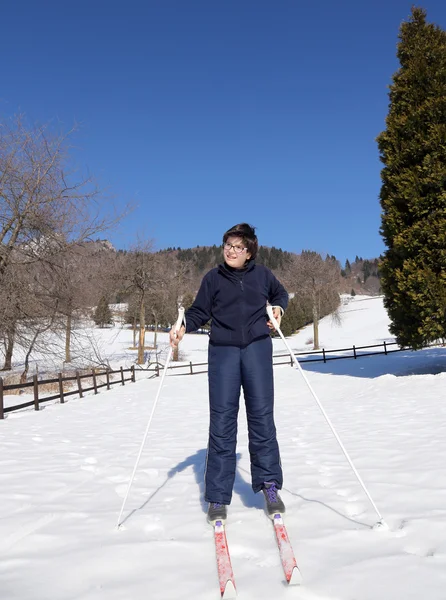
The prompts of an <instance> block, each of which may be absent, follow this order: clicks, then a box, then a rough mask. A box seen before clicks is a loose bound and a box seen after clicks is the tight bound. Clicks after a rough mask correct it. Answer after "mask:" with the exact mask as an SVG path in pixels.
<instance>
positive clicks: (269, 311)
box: [266, 304, 279, 330]
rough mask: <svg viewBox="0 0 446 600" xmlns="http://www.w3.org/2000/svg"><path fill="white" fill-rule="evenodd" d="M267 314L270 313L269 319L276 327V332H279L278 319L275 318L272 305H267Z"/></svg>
mask: <svg viewBox="0 0 446 600" xmlns="http://www.w3.org/2000/svg"><path fill="white" fill-rule="evenodd" d="M266 312H267V313H268V317H269V319H270V321H271V323H272V324H273V325H274V328H275V329H276V330H278V329H279V323H278V322H277V320H276V317H275V316H274V313H273V307H272V306H271V304H267V305H266Z"/></svg>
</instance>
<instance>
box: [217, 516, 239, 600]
mask: <svg viewBox="0 0 446 600" xmlns="http://www.w3.org/2000/svg"><path fill="white" fill-rule="evenodd" d="M214 540H215V552H216V555H217V571H218V581H219V583H220V594H221V597H222V598H224V600H226V599H228V598H236V597H237V592H236V589H235V581H234V574H233V572H232V566H231V557H230V555H229V548H228V542H227V540H226V531H225V526H224V525H223V523H222V521H216V522H215V525H214Z"/></svg>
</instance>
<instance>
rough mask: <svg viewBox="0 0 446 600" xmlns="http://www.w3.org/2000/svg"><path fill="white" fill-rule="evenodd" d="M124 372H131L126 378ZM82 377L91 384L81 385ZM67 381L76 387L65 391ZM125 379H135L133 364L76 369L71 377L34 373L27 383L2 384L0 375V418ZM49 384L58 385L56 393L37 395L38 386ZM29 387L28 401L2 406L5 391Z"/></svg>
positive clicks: (62, 401)
mask: <svg viewBox="0 0 446 600" xmlns="http://www.w3.org/2000/svg"><path fill="white" fill-rule="evenodd" d="M125 373H131V375H130V377H127V378H126V377H125ZM115 374H119V375H120V377H119V378H118V379H115V380H113V379H112V378H111V377H110V376H111V375H115ZM99 377H105V382H104V383H100V382H98V378H99ZM83 379H91V380H92V384H93V385H91V386H89V387H83V386H82V380H83ZM67 381H70V382H76V387H75V388H74V389H70V390H69V391H65V390H64V383H65V382H67ZM126 381H132V382H134V381H135V367H134V366H131V367H130V368H129V369H124V368H123V367H120V368H119V369H118V370H116V371H112V370H111V369H105V370H103V371H99V370H96V369H92V370H91V373H83V374H82V375H81V374H80V373H79V371H77V372H76V375H74V376H71V377H63V376H62V373H59V374H58V377H57V378H53V379H43V380H39V379H38V378H37V375H34V377H33V380H32V381H29V382H27V383H15V384H11V385H4V381H3V378H2V377H0V419H4V415H5V413H8V412H11V411H13V410H20V409H21V408H28V407H30V406H34V409H35V410H39V407H40V404H42V403H43V402H49V401H50V400H59V401H60V402H61V404H63V403H64V402H65V398H66V397H67V396H72V395H73V394H78V395H79V396H80V397H81V398H83V395H84V394H85V393H86V392H91V391H93V390H94V393H95V394H97V393H98V389H99V388H101V387H105V386H107V389H108V390H109V389H110V386H111V385H113V384H115V383H120V384H121V385H125V382H126ZM51 384H52V385H54V384H57V385H58V387H59V391H58V393H57V394H53V395H52V396H43V397H41V396H40V397H39V386H43V385H51ZM31 387H32V389H33V394H34V400H31V401H29V402H23V403H22V404H17V405H16V406H8V407H5V406H4V395H5V392H8V391H10V390H21V389H25V388H31Z"/></svg>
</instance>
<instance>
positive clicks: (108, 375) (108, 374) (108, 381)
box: [105, 367, 110, 390]
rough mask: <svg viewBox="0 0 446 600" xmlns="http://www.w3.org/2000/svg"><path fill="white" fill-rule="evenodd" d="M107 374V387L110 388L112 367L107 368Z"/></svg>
mask: <svg viewBox="0 0 446 600" xmlns="http://www.w3.org/2000/svg"><path fill="white" fill-rule="evenodd" d="M105 376H106V378H107V389H108V390H109V389H110V369H109V368H108V367H107V368H106V369H105Z"/></svg>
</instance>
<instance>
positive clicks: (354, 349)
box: [353, 344, 356, 358]
mask: <svg viewBox="0 0 446 600" xmlns="http://www.w3.org/2000/svg"><path fill="white" fill-rule="evenodd" d="M353 356H354V357H355V358H356V348H355V345H354V344H353Z"/></svg>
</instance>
